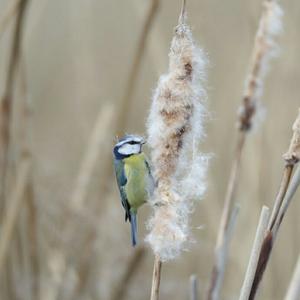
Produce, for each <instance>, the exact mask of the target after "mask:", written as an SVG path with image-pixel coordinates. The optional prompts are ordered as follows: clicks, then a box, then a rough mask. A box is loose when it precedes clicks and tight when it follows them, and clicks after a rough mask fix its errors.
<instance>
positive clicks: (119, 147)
mask: <svg viewBox="0 0 300 300" xmlns="http://www.w3.org/2000/svg"><path fill="white" fill-rule="evenodd" d="M144 143H145V141H144V139H143V138H142V137H140V136H137V135H126V136H124V137H123V138H122V139H120V140H119V142H118V143H117V144H116V145H115V146H114V150H113V154H114V166H115V172H116V178H117V184H118V187H119V191H120V196H121V202H122V206H123V208H124V210H125V222H126V221H127V220H129V222H130V223H131V238H132V245H133V246H135V245H136V243H137V217H136V215H137V211H138V208H139V207H140V206H141V205H143V204H144V203H145V202H146V201H147V199H148V197H149V194H151V192H152V191H153V188H154V181H153V177H152V175H151V170H150V167H149V163H148V161H147V158H146V156H145V154H144V153H143V152H142V146H143V144H144Z"/></svg>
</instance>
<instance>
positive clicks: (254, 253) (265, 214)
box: [239, 206, 270, 300]
mask: <svg viewBox="0 0 300 300" xmlns="http://www.w3.org/2000/svg"><path fill="white" fill-rule="evenodd" d="M269 214H270V210H269V208H268V207H266V206H263V208H262V210H261V214H260V218H259V223H258V226H257V229H256V234H255V239H254V243H253V247H252V250H251V255H250V259H249V263H248V267H247V271H246V275H245V279H244V283H243V286H242V289H241V294H240V298H239V300H247V299H248V297H249V294H250V290H251V285H252V282H253V279H254V275H255V270H256V266H257V263H258V259H259V251H260V249H261V246H262V243H263V240H264V237H265V232H266V229H267V226H268V220H269Z"/></svg>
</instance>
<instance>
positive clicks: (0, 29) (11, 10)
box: [0, 0, 22, 38]
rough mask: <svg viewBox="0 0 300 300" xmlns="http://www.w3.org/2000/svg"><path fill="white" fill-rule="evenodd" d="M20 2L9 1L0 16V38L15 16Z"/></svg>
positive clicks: (17, 0) (15, 0) (18, 0)
mask: <svg viewBox="0 0 300 300" xmlns="http://www.w3.org/2000/svg"><path fill="white" fill-rule="evenodd" d="M21 1H22V0H13V1H9V4H8V6H7V7H6V9H5V10H4V12H3V14H2V16H0V38H1V36H2V34H3V33H4V32H5V30H6V28H7V26H8V25H9V23H10V22H11V21H12V19H13V18H14V16H15V15H16V14H17V12H18V9H19V5H20V4H21Z"/></svg>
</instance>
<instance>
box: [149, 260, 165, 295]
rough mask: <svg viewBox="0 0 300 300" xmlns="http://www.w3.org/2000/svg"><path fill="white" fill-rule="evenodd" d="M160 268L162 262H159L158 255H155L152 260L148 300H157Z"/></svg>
mask: <svg viewBox="0 0 300 300" xmlns="http://www.w3.org/2000/svg"><path fill="white" fill-rule="evenodd" d="M161 267H162V262H161V260H160V257H159V256H158V255H156V256H155V258H154V266H153V276H152V287H151V297H150V300H158V299H159V287H160V277H161Z"/></svg>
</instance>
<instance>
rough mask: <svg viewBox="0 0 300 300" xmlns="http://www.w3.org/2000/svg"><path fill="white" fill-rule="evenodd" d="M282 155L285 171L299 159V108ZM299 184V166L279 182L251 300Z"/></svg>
mask: <svg viewBox="0 0 300 300" xmlns="http://www.w3.org/2000/svg"><path fill="white" fill-rule="evenodd" d="M283 157H284V160H285V162H286V167H285V171H284V172H286V168H287V167H291V168H292V170H293V168H294V166H295V165H296V164H297V163H298V162H299V160H300V110H299V114H298V117H297V118H296V121H295V123H294V125H293V136H292V139H291V142H290V146H289V150H288V152H287V153H286V154H284V156H283ZM290 183H291V184H290ZM299 184H300V171H299V167H298V170H297V172H296V173H295V175H294V176H293V177H292V179H291V181H290V177H286V176H283V179H282V182H281V184H280V189H279V192H278V195H277V196H276V200H275V203H274V208H276V207H278V204H277V201H280V206H279V211H278V213H276V214H273V215H276V219H275V220H274V222H273V221H272V222H271V223H270V224H273V226H272V227H268V229H267V231H266V234H265V238H264V241H263V244H262V247H261V249H260V253H259V260H258V264H257V266H256V270H255V276H254V279H253V283H252V286H251V292H250V296H249V299H251V300H253V299H255V296H256V293H257V290H258V287H259V284H260V282H261V280H262V278H263V275H264V272H265V270H266V267H267V264H268V262H269V259H270V256H271V252H272V249H273V245H274V242H275V240H276V237H277V234H278V230H279V227H280V225H281V222H282V219H283V217H284V215H285V213H286V211H287V209H288V206H289V204H290V202H291V200H292V198H293V196H294V194H295V192H296V190H297V188H298V186H299ZM281 198H282V199H281ZM278 199H279V200H278Z"/></svg>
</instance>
